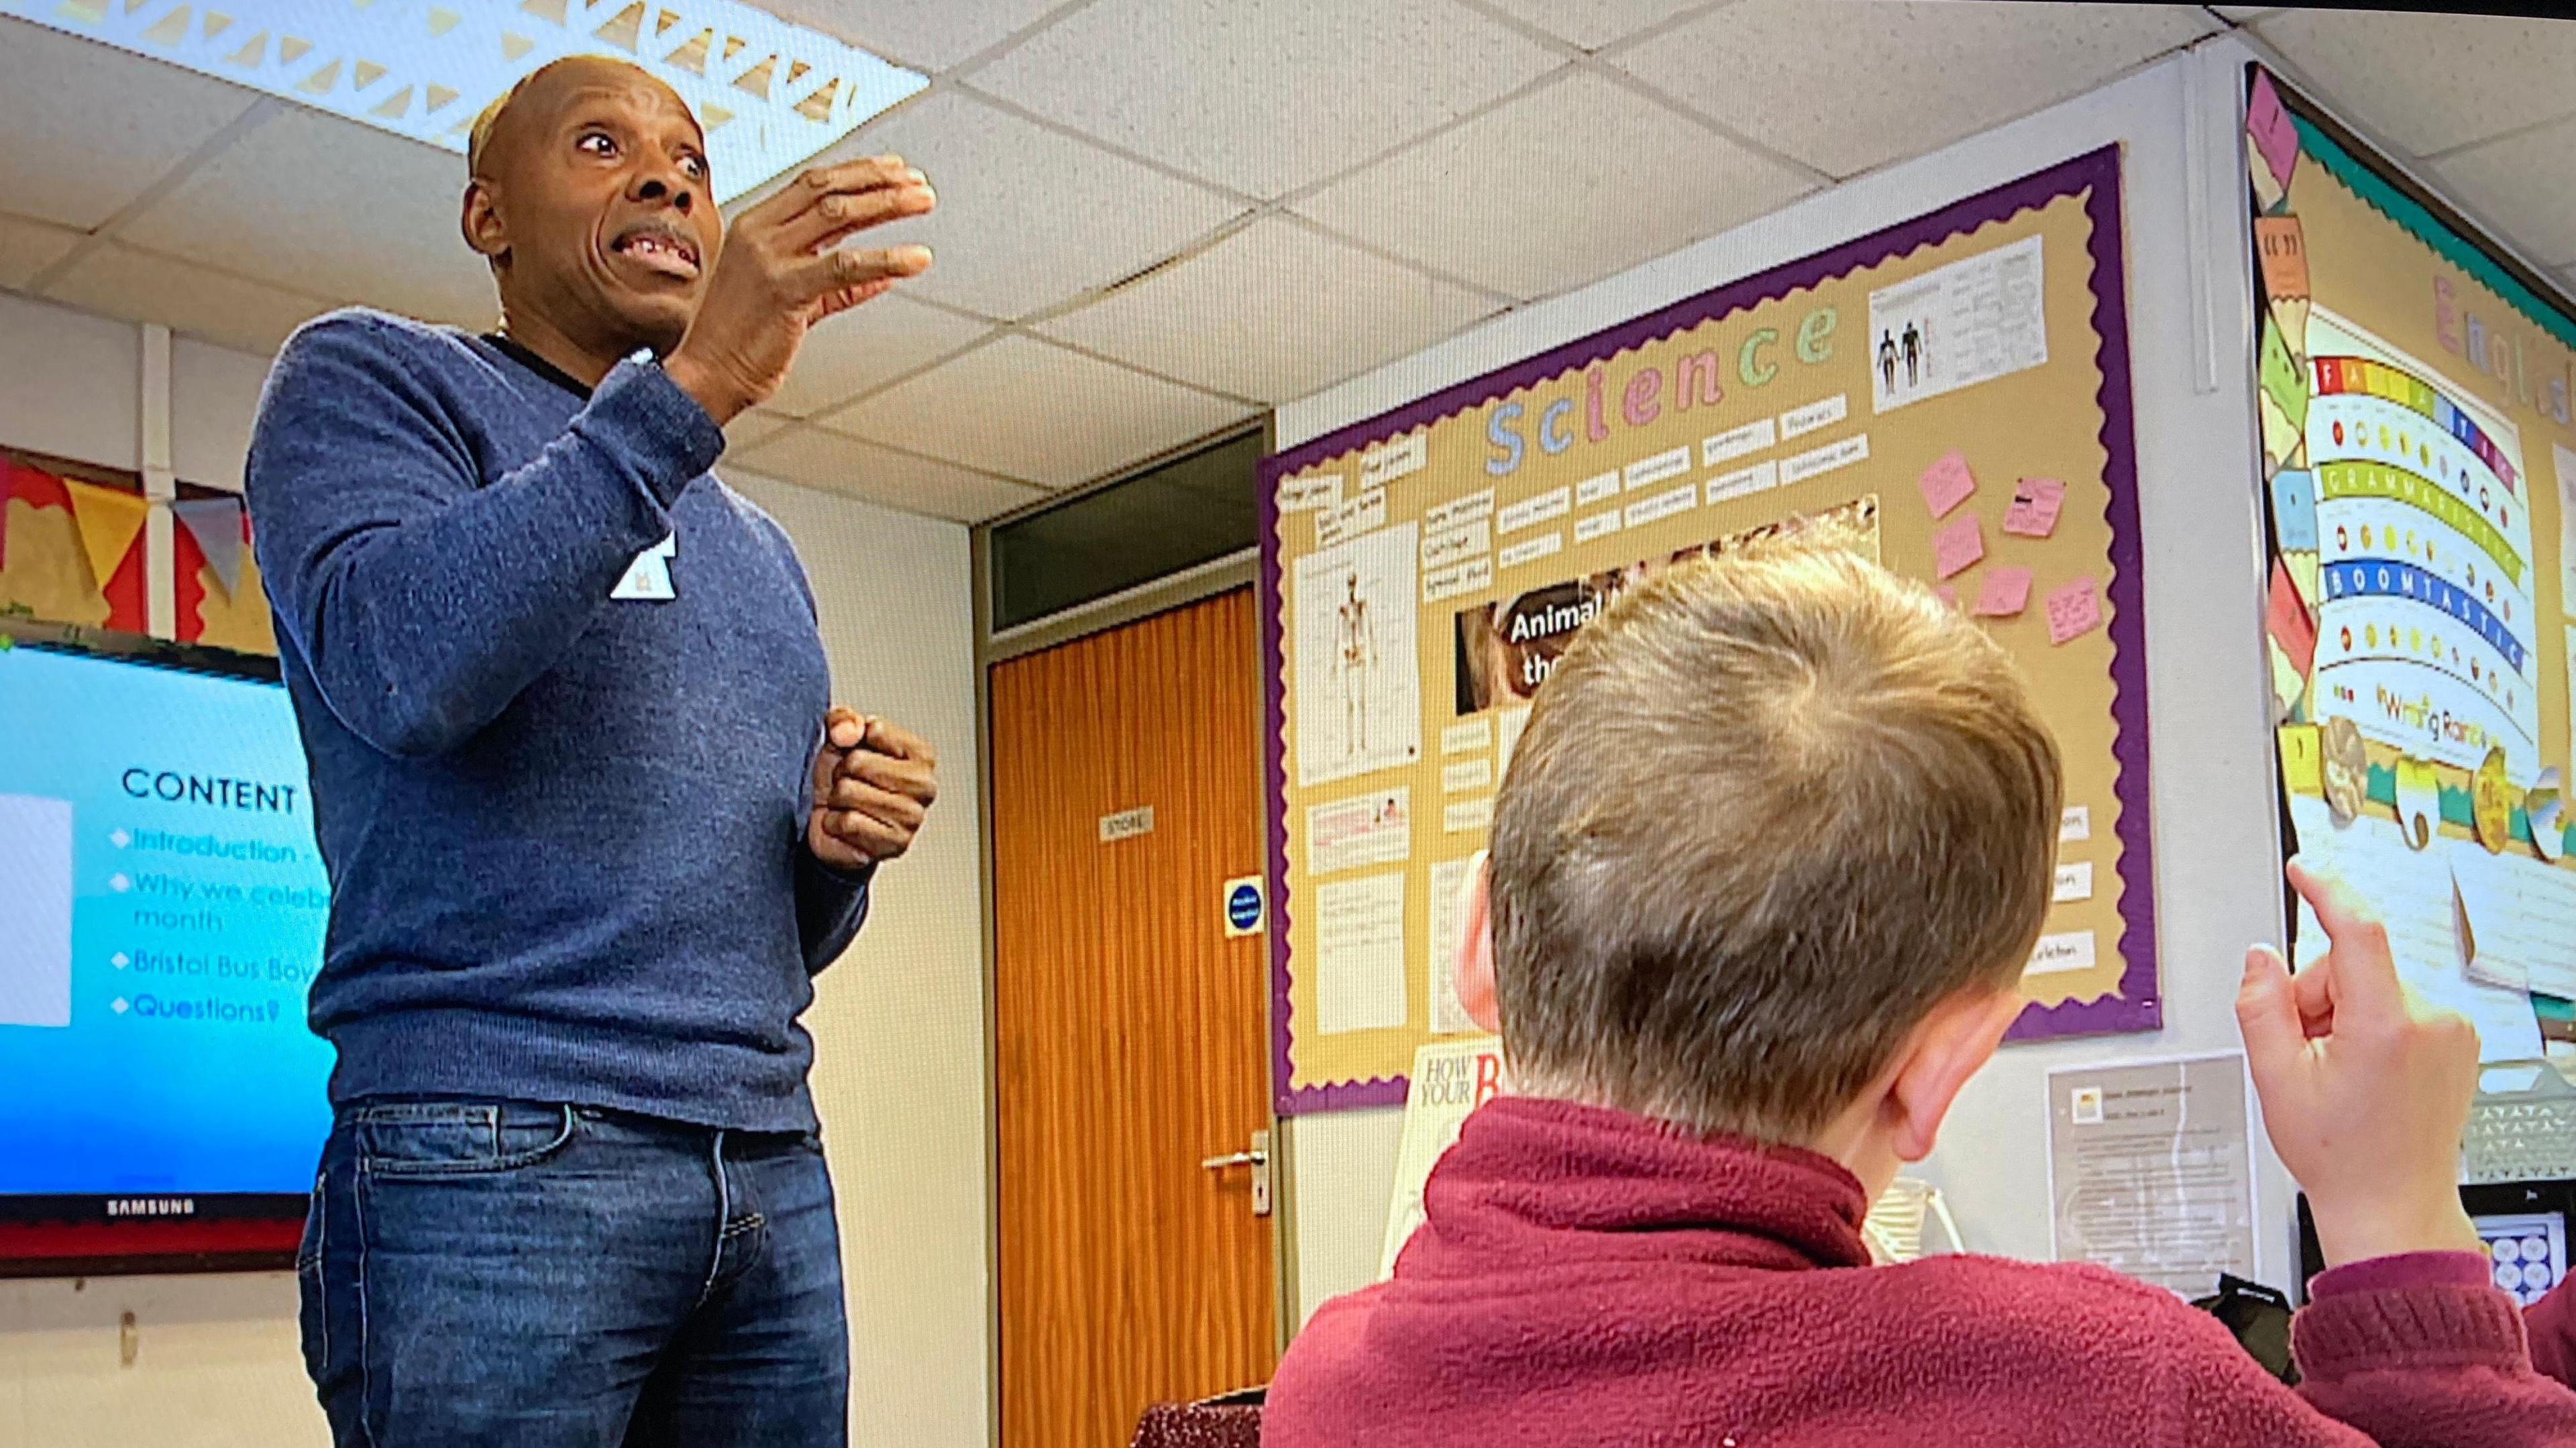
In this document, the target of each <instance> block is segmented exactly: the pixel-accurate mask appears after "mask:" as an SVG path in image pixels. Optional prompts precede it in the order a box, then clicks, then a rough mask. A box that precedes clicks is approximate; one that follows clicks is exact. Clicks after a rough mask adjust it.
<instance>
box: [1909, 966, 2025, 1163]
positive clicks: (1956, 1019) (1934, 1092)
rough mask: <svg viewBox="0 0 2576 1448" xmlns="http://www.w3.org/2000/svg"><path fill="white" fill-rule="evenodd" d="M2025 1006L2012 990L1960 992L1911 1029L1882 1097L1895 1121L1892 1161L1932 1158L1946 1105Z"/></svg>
mask: <svg viewBox="0 0 2576 1448" xmlns="http://www.w3.org/2000/svg"><path fill="white" fill-rule="evenodd" d="M2024 1004H2025V1002H2024V1001H2023V999H2022V994H2021V992H2020V991H2019V990H2017V989H2007V990H2000V991H1986V990H1971V991H1961V992H1960V993H1959V994H1957V995H1954V996H1952V997H1950V998H1949V999H1948V1000H1945V1001H1943V1002H1941V1003H1940V1004H1939V1005H1937V1006H1934V1007H1933V1008H1932V1014H1931V1015H1929V1016H1927V1017H1925V1018H1924V1021H1923V1024H1921V1025H1919V1026H1917V1027H1915V1028H1914V1034H1913V1035H1912V1037H1910V1038H1909V1039H1908V1041H1907V1042H1906V1046H1905V1052H1906V1054H1905V1058H1904V1061H1903V1062H1902V1063H1901V1064H1900V1065H1899V1066H1898V1067H1897V1071H1896V1080H1895V1081H1894V1083H1893V1084H1892V1085H1891V1087H1890V1088H1889V1090H1888V1094H1887V1101H1888V1105H1889V1107H1890V1108H1891V1109H1892V1110H1894V1111H1895V1113H1896V1117H1897V1119H1896V1123H1895V1128H1896V1129H1895V1132H1894V1134H1893V1135H1892V1136H1891V1137H1890V1139H1889V1142H1888V1145H1889V1147H1890V1148H1891V1149H1892V1150H1894V1151H1895V1153H1896V1158H1897V1160H1899V1161H1921V1160H1922V1159H1923V1158H1925V1157H1927V1156H1930V1155H1931V1154H1932V1142H1933V1139H1934V1138H1935V1137H1937V1136H1939V1135H1940V1134H1941V1121H1942V1118H1944V1117H1946V1116H1948V1115H1949V1114H1950V1104H1951V1103H1952V1102H1954V1101H1956V1100H1958V1099H1959V1092H1960V1091H1961V1090H1962V1089H1963V1088H1965V1087H1966V1086H1967V1084H1968V1078H1969V1077H1971V1076H1974V1075H1976V1074H1977V1071H1978V1069H1979V1068H1981V1067H1983V1066H1984V1065H1985V1064H1986V1062H1988V1061H1990V1060H1992V1059H1994V1054H1995V1049H1996V1048H1997V1047H1999V1046H2001V1045H2002V1044H2003V1041H2004V1032H2006V1031H2008V1030H2010V1029H2012V1023H2013V1021H2014V1019H2015V1018H2016V1017H2018V1016H2020V1015H2021V1011H2022V1006H2023V1005H2024Z"/></svg>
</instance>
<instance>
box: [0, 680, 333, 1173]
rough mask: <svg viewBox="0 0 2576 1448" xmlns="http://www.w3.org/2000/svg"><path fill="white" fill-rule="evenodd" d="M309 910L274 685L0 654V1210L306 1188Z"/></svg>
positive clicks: (317, 1107) (317, 913)
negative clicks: (73, 1199) (13, 1198)
mask: <svg viewBox="0 0 2576 1448" xmlns="http://www.w3.org/2000/svg"><path fill="white" fill-rule="evenodd" d="M327 903H328V889H327V886H326V883H325V880H324V876H323V871H322V862H321V858H320V856H319V855H318V854H317V853H316V852H315V850H314V846H313V816H312V802H311V800H310V798H309V797H308V794H307V790H306V786H305V768H304V755H303V751H302V749H301V747H300V746H299V745H298V743H297V739H296V732H295V721H294V717H293V715H292V714H291V713H290V712H289V709H288V705H287V698H286V691H285V690H284V689H283V688H281V687H279V686H277V685H276V684H273V683H264V682H259V681H256V680H250V679H236V678H227V677H223V676H220V675H215V674H205V673H196V672H189V671H183V670H179V669H173V668H164V667H160V666H157V665H151V664H144V663H137V662H132V661H128V660H122V659H113V658H107V657H99V656H92V655H87V654H81V653H74V652H67V651H57V650H55V649H52V648H46V647H32V646H26V645H20V646H17V647H10V648H0V924H5V926H6V928H5V929H0V1195H20V1194H40V1195H114V1194H120V1193H178V1192H184V1193H191V1194H210V1193H228V1192H301V1191H304V1190H306V1189H307V1188H308V1187H310V1186H311V1184H312V1172H313V1164H314V1161H315V1158H316V1155H317V1153H318V1152H319V1150H320V1148H321V1144H322V1139H323V1137H324V1135H325V1134H326V1133H327V1132H328V1131H329V1128H330V1109H329V1106H328V1104H327V1102H326V1101H325V1099H324V1089H323V1088H324V1082H325V1079H326V1078H327V1076H328V1075H329V1072H330V1066H331V1052H330V1048H329V1047H328V1046H327V1045H325V1044H324V1043H323V1042H322V1041H321V1040H320V1039H318V1038H317V1037H315V1036H313V1035H312V1034H311V1033H310V1032H309V1031H307V1030H306V1029H305V1024H304V994H305V988H306V987H307V985H308V984H309V983H310V982H311V980H312V977H313V973H314V971H315V969H316V968H317V967H318V965H319V963H320V961H321V958H322V931H323V923H324V918H325V909H326V906H327Z"/></svg>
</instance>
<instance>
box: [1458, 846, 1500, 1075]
mask: <svg viewBox="0 0 2576 1448" xmlns="http://www.w3.org/2000/svg"><path fill="white" fill-rule="evenodd" d="M1485 858H1486V857H1485V852H1484V851H1483V850H1478V851H1477V852H1476V857H1475V859H1474V861H1473V862H1471V863H1470V864H1469V865H1468V866H1467V878H1466V880H1465V881H1464V882H1463V883H1461V884H1460V885H1459V887H1458V958H1457V960H1456V961H1455V962H1454V963H1453V964H1452V965H1451V971H1452V974H1453V977H1454V979H1455V981H1456V983H1457V987H1458V1004H1460V1005H1462V1006H1465V1007H1466V1008H1467V1019H1469V1020H1471V1021H1474V1022H1475V1023H1476V1027H1477V1029H1479V1030H1482V1031H1485V1032H1487V1033H1489V1034H1496V1033H1500V1032H1501V1030H1502V1028H1503V1012H1502V1006H1501V1004H1500V1002H1498V1001H1497V1000H1496V999H1495V998H1494V896H1493V890H1492V887H1491V883H1490V881H1489V880H1488V878H1487V876H1486V874H1485Z"/></svg>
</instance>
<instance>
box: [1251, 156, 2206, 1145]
mask: <svg viewBox="0 0 2576 1448" xmlns="http://www.w3.org/2000/svg"><path fill="white" fill-rule="evenodd" d="M2119 183H2120V166H2119V153H2118V151H2117V149H2116V148H2106V149H2103V150H2101V151H2097V152H2094V153H2092V154H2090V155H2087V156H2083V157H2080V158H2078V159H2076V160H2073V161H2069V162H2066V163H2064V164H2062V165H2059V166H2056V167H2053V168H2051V169H2049V170H2047V171H2043V172H2039V173H2037V174H2034V175H2031V176H2028V177H2025V178H2023V179H2021V180H2019V181H2016V182H2013V183H2010V184H2008V185H2004V186H2000V187H1997V188H1995V189H1994V190H1991V191H1987V192H1984V193H1981V194H1979V195H1975V196H1971V197H1968V198H1966V199H1964V200H1961V201H1959V202H1957V203H1955V204H1953V205H1950V206H1948V207H1945V208H1943V209H1941V210H1939V211H1937V212H1934V213H1932V214H1929V215H1926V216H1921V217H1918V218H1915V219H1913V220H1911V221H1907V222H1905V223H1903V224H1900V225H1897V226H1893V227H1890V228H1888V229H1886V230H1883V231H1879V232H1876V233H1873V234H1871V235H1868V236H1865V237H1862V238H1860V239H1858V240H1855V241H1852V242H1849V243H1846V244H1844V245H1842V246H1838V247H1835V248H1833V249H1832V250H1830V251H1826V252H1821V253H1818V254H1816V255H1814V256H1810V257H1807V258H1805V259H1803V260H1800V261H1796V262H1791V263H1789V264H1786V265H1784V266H1780V267H1777V268H1774V269H1772V270H1770V271H1766V272H1763V273H1761V274H1759V275H1756V276H1752V277H1748V278H1745V279H1744V280H1742V281H1738V282H1735V283H1732V284H1730V285H1727V286H1723V287H1720V288H1718V289H1716V290H1713V291H1710V292H1707V293H1704V294H1702V295H1699V296H1696V297H1692V298H1689V299H1687V300H1684V301H1681V302H1678V303H1675V304H1674V305H1672V306H1670V307H1667V308H1664V309H1663V310H1661V311H1658V312H1655V313H1653V314H1651V315H1648V316H1644V317H1639V318H1636V319H1634V320H1632V321H1629V322H1626V323H1624V324H1621V325H1619V326H1616V327H1612V328H1610V329H1608V330H1605V331H1603V332H1600V333H1597V334H1595V335H1593V336H1590V337H1587V338H1584V339H1582V340H1580V341H1577V342H1574V343H1571V344H1568V345H1567V346H1564V347H1561V348H1558V349H1556V350H1554V351H1551V352H1548V353H1545V354H1543V355H1541V356H1537V357H1532V358H1529V359H1527V360H1525V361H1522V362H1520V363H1517V364H1515V365H1512V366H1509V367H1505V368H1503V369H1500V370H1498V371H1495V372H1493V373H1490V374H1487V375H1486V376H1483V377H1479V378H1476V379H1473V380H1471V381H1468V382H1465V383H1461V384H1459V385H1458V386H1455V387H1452V388H1449V389H1447V390H1445V391H1443V392H1440V393H1437V394H1435V395H1432V396H1430V397H1425V398H1422V399H1420V400H1418V401H1416V402H1414V403H1411V404H1409V405H1407V406H1405V407H1402V408H1399V409H1397V410H1395V411H1393V412H1390V413H1387V414H1385V415H1383V416H1380V417H1377V418H1373V419H1370V420H1368V421H1366V422H1362V423H1359V424H1357V425H1355V426H1352V427H1349V428H1345V429H1343V430H1341V431H1339V432H1335V433H1332V434H1329V435H1327V436H1324V437H1321V438H1318V439H1315V440H1314V441H1311V442H1308V443H1306V444H1304V445H1303V446H1300V447H1297V448H1294V449H1292V450H1290V451H1288V452H1286V453H1283V454H1281V455H1279V456H1277V457H1274V458H1272V459H1270V460H1268V461H1267V462H1266V463H1265V464H1264V465H1263V470H1262V484H1263V486H1262V500H1261V506H1262V518H1261V569H1260V578H1261V589H1262V592H1261V626H1262V646H1263V658H1264V667H1265V677H1264V684H1265V691H1266V696H1267V697H1266V705H1267V728H1266V732H1265V738H1264V744H1265V754H1266V763H1267V791H1268V792H1267V795H1266V801H1267V805H1268V809H1269V812H1270V820H1269V825H1270V851H1269V853H1270V859H1269V869H1270V883H1271V899H1272V900H1273V902H1275V904H1274V915H1273V923H1272V930H1271V953H1272V985H1273V991H1274V996H1275V1001H1274V1008H1273V1011H1272V1030H1273V1038H1274V1039H1273V1045H1274V1057H1275V1058H1274V1062H1273V1065H1274V1073H1273V1084H1274V1090H1275V1093H1276V1096H1277V1104H1278V1107H1279V1109H1280V1110H1281V1111H1282V1112H1299V1111H1318V1110H1332V1109H1339V1108H1345V1107H1358V1106H1374V1105H1389V1104H1394V1103H1398V1102H1401V1101H1403V1100H1404V1099H1405V1092H1406V1081H1405V1073H1406V1071H1407V1070H1408V1068H1409V1067H1410V1065H1411V1063H1412V1062H1413V1060H1414V1056H1415V1051H1416V1050H1417V1048H1419V1047H1420V1046H1421V1045H1423V1044H1424V1043H1425V1042H1428V1041H1432V1040H1436V1039H1439V1038H1443V1037H1448V1036H1454V1035H1463V1034H1468V1033H1472V1032H1473V1031H1474V1030H1475V1027H1474V1026H1473V1025H1472V1023H1470V1022H1469V1021H1468V1019H1467V1017H1466V1014H1465V1012H1464V1010H1463V1009H1462V1008H1461V1007H1460V1005H1459V1003H1458V1000H1457V997H1456V994H1455V992H1454V990H1453V988H1452V987H1451V985H1450V983H1449V973H1450V972H1449V966H1450V960H1451V958H1452V956H1453V954H1454V951H1455V943H1456V932H1457V924H1456V911H1455V908H1454V907H1455V904H1456V902H1457V898H1458V893H1459V891H1458V887H1459V885H1460V883H1461V882H1462V881H1463V880H1464V879H1465V876H1466V871H1467V869H1468V867H1469V861H1470V860H1471V858H1472V857H1473V855H1474V853H1475V852H1476V851H1477V850H1478V849H1479V848H1481V847H1482V846H1483V845H1484V843H1485V839H1486V835H1487V832H1488V829H1489V828H1490V825H1491V823H1492V819H1493V808H1494V794H1495V790H1496V789H1497V787H1498V786H1499V785H1500V784H1501V782H1502V780H1503V778H1504V776H1505V774H1506V772H1507V771H1508V770H1509V768H1510V766H1511V759H1512V752H1513V747H1514V745H1515V744H1516V743H1517V742H1518V740H1519V737H1520V731H1521V729H1522V727H1523V726H1524V724H1525V722H1526V721H1527V719H1528V715H1529V703H1530V699H1531V697H1532V695H1533V694H1534V693H1535V692H1536V691H1537V690H1538V688H1539V687H1540V686H1541V685H1542V684H1543V683H1544V681H1545V679H1546V677H1547V673H1548V670H1549V669H1550V668H1551V667H1552V666H1553V664H1554V661H1555V660H1556V658H1557V657H1558V656H1559V655H1560V654H1562V652H1563V651H1564V649H1565V648H1566V646H1567V644H1568V643H1569V642H1570V641H1571V640H1572V638H1573V636H1574V635H1575V634H1576V632H1577V631H1579V630H1580V629H1581V628H1582V626H1583V625H1584V624H1585V623H1586V622H1588V621H1589V620H1590V619H1592V618H1593V617H1594V616H1596V615H1597V614H1598V613H1599V612H1600V611H1601V610H1602V608H1603V607H1605V606H1606V605H1607V604H1608V602H1609V601H1610V600H1611V599H1612V598H1613V597H1615V596H1616V595H1617V593H1618V592H1619V591H1620V590H1621V589H1622V588H1624V587H1627V586H1629V585H1631V584H1633V583H1636V582H1637V581H1639V580H1641V579H1643V578H1645V577H1647V576H1649V575H1651V574H1652V573H1653V572H1654V571H1656V570H1657V569H1659V568H1663V567H1666V566H1669V565H1671V564H1673V563H1676V562H1680V561H1682V560H1685V559H1689V558H1694V557H1698V556H1701V555H1703V554H1706V553H1709V552H1711V551H1717V552H1723V551H1724V550H1726V549H1727V548H1729V547H1732V546H1736V545H1738V544H1740V543H1741V542H1743V541H1745V540H1749V539H1753V538H1758V537H1764V536H1768V535H1771V534H1775V533H1781V532H1790V533H1797V534H1800V535H1804V536H1808V537H1811V538H1814V539H1817V540H1819V541H1822V542H1825V543H1830V544H1833V545H1837V546H1842V547H1848V548H1851V549H1854V550H1855V551H1858V552H1861V553H1863V554H1865V555H1867V556H1869V557H1871V558H1873V559H1876V560H1878V561H1879V562H1881V563H1883V564H1885V565H1886V566H1887V567H1889V568H1890V569H1892V570H1894V571H1896V572H1898V573H1900V574H1903V575H1906V576H1909V577H1913V578H1917V579H1920V580H1922V581H1923V583H1924V584H1925V585H1927V586H1929V587H1934V588H1937V589H1938V590H1939V592H1940V594H1941V596H1942V597H1943V598H1944V599H1946V600H1948V601H1949V602H1950V603H1951V605H1952V606H1953V607H1957V608H1960V609H1962V610H1964V611H1966V612H1968V613H1969V614H1971V615H1973V616H1974V617H1975V618H1976V619H1977V620H1978V622H1979V623H1980V624H1981V625H1982V626H1983V627H1985V628H1987V629H1988V630H1989V631H1990V632H1991V633H1992V635H1993V637H1994V638H1995V639H1996V640H1997V641H1998V642H1999V643H2001V644H2002V645H2003V646H2004V647H2005V648H2006V649H2008V650H2009V651H2010V652H2011V653H2012V655H2013V656H2014V657H2015V659H2016V660H2018V662H2019V663H2020V665H2021V667H2022V669H2023V670H2024V672H2025V675H2026V677H2027V678H2028V680H2029V683H2030V687H2031V689H2032V692H2033V695H2034V697H2035V698H2036V699H2037V700H2038V702H2039V705H2040V707H2041V709H2042V711H2043V712H2044V714H2045V716H2046V717H2047V719H2048V721H2049V724H2050V726H2051V727H2052V728H2053V729H2054V730H2055V732H2056V735H2057V739H2058V743H2059V746H2060V748H2061V749H2062V751H2063V753H2064V756H2065V763H2066V803H2067V810H2066V818H2065V822H2064V828H2063V830H2062V832H2061V844H2060V864H2059V868H2058V877H2057V890H2056V898H2055V903H2054V904H2053V905H2052V907H2051V909H2050V912H2049V917H2048V922H2047V925H2046V933H2045V934H2044V935H2043V937H2042V939H2041V941H2040V945H2039V949H2038V952H2037V953H2036V954H2035V956H2034V957H2033V959H2032V962H2031V965H2030V968H2029V971H2028V973H2027V975H2026V976H2025V978H2024V988H2025V990H2026V992H2027V993H2028V994H2029V996H2030V997H2031V1001H2032V1004H2031V1006H2030V1008H2029V1009H2028V1010H2026V1011H2025V1012H2024V1014H2023V1015H2022V1017H2021V1018H2020V1020H2019V1021H2018V1022H2016V1024H2015V1026H2014V1034H2015V1036H2016V1037H2018V1038H2022V1039H2028V1038H2033V1037H2042V1036H2053V1035H2070V1034H2081V1033H2098V1032H2109V1031H2129V1030H2152V1029H2154V1028H2155V1027H2156V1026H2157V1025H2158V1024H2159V1023H2160V1021H2161V1004H2160V1001H2159V998H2158V992H2157V988H2156V955H2155V927H2154V907H2153V882H2154V872H2153V869H2152V865H2151V861H2150V845H2149V829H2148V804H2147V736H2146V719H2147V701H2146V671H2145V654H2144V649H2145V633H2144V617H2143V611H2142V607H2141V604H2140V577H2139V564H2138V528H2137V499H2136V480H2137V469H2136V458H2135V452H2134V448H2133V443H2132V436H2131V431H2130V401H2129V374H2128V367H2129V361H2128V342H2127V331H2126V320H2125V303H2124V292H2123V283H2122V269H2121V261H2122V256H2121V225H2120V184H2119ZM1640 805H1641V807H1645V808H1652V807H1653V802H1652V801H1641V802H1640ZM1674 825H1675V827H1676V828H1708V829H1745V828H1746V823H1745V822H1742V821H1734V822H1729V821H1697V822H1694V821H1682V820H1677V821H1675V822H1674ZM1795 827H1796V822H1795V821H1764V822H1761V825H1760V827H1759V828H1758V829H1753V830H1751V831H1750V832H1749V836H1748V848H1759V844H1758V840H1759V838H1760V837H1761V836H1762V835H1763V834H1765V833H1768V832H1770V831H1772V830H1794V829H1795Z"/></svg>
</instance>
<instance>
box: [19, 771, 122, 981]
mask: <svg viewBox="0 0 2576 1448" xmlns="http://www.w3.org/2000/svg"><path fill="white" fill-rule="evenodd" d="M119 838H122V836H120V837H119ZM0 922H5V924H0V1026H68V1025H70V1024H71V1023H72V802H71V801H70V800H67V799H53V798H49V797H47V796H44V795H37V794H0Z"/></svg>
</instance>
